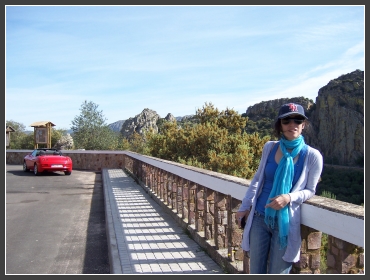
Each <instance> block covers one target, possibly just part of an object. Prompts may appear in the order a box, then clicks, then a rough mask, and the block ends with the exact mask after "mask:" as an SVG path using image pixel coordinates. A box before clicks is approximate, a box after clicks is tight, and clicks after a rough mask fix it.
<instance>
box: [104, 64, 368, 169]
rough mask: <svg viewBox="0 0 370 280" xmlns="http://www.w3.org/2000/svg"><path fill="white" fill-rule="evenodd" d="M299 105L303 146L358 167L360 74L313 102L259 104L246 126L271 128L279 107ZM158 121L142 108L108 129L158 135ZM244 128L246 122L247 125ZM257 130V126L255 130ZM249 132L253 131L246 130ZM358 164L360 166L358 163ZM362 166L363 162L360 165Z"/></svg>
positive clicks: (361, 122)
mask: <svg viewBox="0 0 370 280" xmlns="http://www.w3.org/2000/svg"><path fill="white" fill-rule="evenodd" d="M289 102H294V103H299V104H301V105H302V106H303V107H304V109H305V112H306V115H307V116H308V118H309V120H310V127H309V128H308V129H306V130H305V131H304V133H303V135H304V137H305V141H306V143H307V144H309V145H311V146H313V147H315V148H317V149H319V150H320V151H321V153H322V154H323V156H324V161H325V163H331V164H339V165H350V166H351V165H358V164H359V162H361V160H362V162H363V159H364V71H361V70H356V71H353V72H351V73H348V74H344V75H341V76H340V77H338V78H337V79H334V80H331V81H329V83H328V84H327V85H326V86H324V87H322V88H320V89H319V91H318V96H317V97H316V101H315V102H314V101H313V100H311V99H308V98H305V97H295V98H281V99H275V100H269V101H263V102H260V103H258V104H255V105H253V106H250V107H249V108H247V110H246V113H245V114H242V115H243V116H245V117H248V119H249V121H250V123H253V122H257V121H258V120H261V119H264V122H265V125H266V123H267V124H268V126H269V127H272V125H273V123H274V121H275V119H274V118H275V117H276V112H277V111H278V110H279V107H280V106H281V105H282V104H285V103H289ZM191 117H192V116H184V117H176V118H175V117H174V116H173V115H172V114H171V113H169V114H168V115H167V116H166V117H165V118H163V119H165V120H170V121H174V120H175V119H176V120H177V121H178V122H179V121H181V120H182V121H184V120H187V121H189V120H191ZM161 119H162V118H161V117H160V116H159V115H158V114H157V113H156V111H153V110H150V109H148V108H145V109H144V110H143V111H142V112H141V113H140V114H138V115H136V116H135V117H134V118H129V119H128V120H124V121H123V120H121V121H117V122H115V123H112V124H110V125H109V126H110V127H111V128H112V129H113V130H115V131H120V132H121V133H122V135H123V136H124V137H126V138H127V137H129V136H130V135H131V134H132V133H134V131H135V132H137V133H143V132H144V131H145V130H147V129H150V128H152V129H154V131H156V132H158V126H157V123H158V121H159V122H160V120H161ZM247 125H248V123H247ZM255 130H256V131H258V126H256V128H255ZM248 132H253V131H250V130H249V131H248ZM360 165H361V164H360ZM362 165H363V163H362Z"/></svg>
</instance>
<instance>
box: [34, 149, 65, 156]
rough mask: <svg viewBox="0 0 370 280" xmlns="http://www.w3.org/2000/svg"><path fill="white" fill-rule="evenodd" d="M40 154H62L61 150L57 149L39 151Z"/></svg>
mask: <svg viewBox="0 0 370 280" xmlns="http://www.w3.org/2000/svg"><path fill="white" fill-rule="evenodd" d="M38 154H39V155H40V156H50V155H60V152H59V151H57V150H41V151H39V152H38Z"/></svg>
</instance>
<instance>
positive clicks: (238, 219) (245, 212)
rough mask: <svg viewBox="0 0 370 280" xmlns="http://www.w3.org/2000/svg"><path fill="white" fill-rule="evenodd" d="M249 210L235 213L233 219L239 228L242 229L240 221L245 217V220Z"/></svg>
mask: <svg viewBox="0 0 370 280" xmlns="http://www.w3.org/2000/svg"><path fill="white" fill-rule="evenodd" d="M249 212H250V211H249V210H246V211H243V212H236V214H235V218H236V220H237V221H238V225H239V228H242V224H241V223H242V219H243V217H245V220H247V218H248V215H249Z"/></svg>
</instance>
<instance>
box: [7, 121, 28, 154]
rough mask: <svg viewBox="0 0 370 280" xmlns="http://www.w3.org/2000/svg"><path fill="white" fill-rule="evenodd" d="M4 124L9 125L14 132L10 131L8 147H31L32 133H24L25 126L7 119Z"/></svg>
mask: <svg viewBox="0 0 370 280" xmlns="http://www.w3.org/2000/svg"><path fill="white" fill-rule="evenodd" d="M6 126H11V127H12V128H13V129H14V130H15V132H11V133H10V143H9V147H8V149H27V150H28V149H33V148H34V140H33V133H32V134H27V133H26V130H25V129H26V126H25V125H24V124H22V123H19V122H16V121H13V120H7V121H6Z"/></svg>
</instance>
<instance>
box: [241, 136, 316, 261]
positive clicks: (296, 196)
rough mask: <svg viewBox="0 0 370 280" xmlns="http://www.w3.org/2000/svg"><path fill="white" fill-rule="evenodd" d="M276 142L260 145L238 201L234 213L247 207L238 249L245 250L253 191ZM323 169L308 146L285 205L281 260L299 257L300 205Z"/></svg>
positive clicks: (312, 191) (257, 191)
mask: <svg viewBox="0 0 370 280" xmlns="http://www.w3.org/2000/svg"><path fill="white" fill-rule="evenodd" d="M278 142H279V141H268V142H266V144H265V145H264V147H263V150H262V157H261V161H260V164H259V166H258V169H257V172H256V174H255V175H254V177H253V179H252V181H251V184H250V186H249V187H248V190H247V192H246V193H245V196H244V198H243V200H242V204H241V205H240V208H239V210H238V212H244V211H246V210H249V209H250V215H249V216H248V219H247V222H246V225H245V228H244V233H243V240H242V246H241V247H242V249H243V250H244V251H249V231H250V228H251V225H252V220H253V213H254V210H255V207H256V203H257V199H256V198H257V196H256V194H258V195H259V194H260V193H261V191H262V186H263V179H264V173H265V166H266V162H267V158H268V156H269V153H270V151H271V149H272V147H273V146H274V144H275V143H278ZM322 168H323V157H322V155H321V153H320V152H319V151H318V150H316V149H314V148H312V147H310V146H308V150H307V155H306V158H305V160H304V164H303V170H302V174H301V176H300V177H299V179H298V181H297V183H296V184H295V185H294V186H293V188H292V190H291V193H289V195H290V204H289V234H288V244H287V247H286V251H285V254H284V256H283V260H284V261H286V262H298V261H299V259H300V247H301V241H302V239H301V208H300V206H301V204H302V203H303V202H305V201H306V200H307V199H309V198H311V197H312V196H313V195H314V194H315V191H316V186H317V183H318V182H319V179H320V176H321V172H322Z"/></svg>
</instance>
